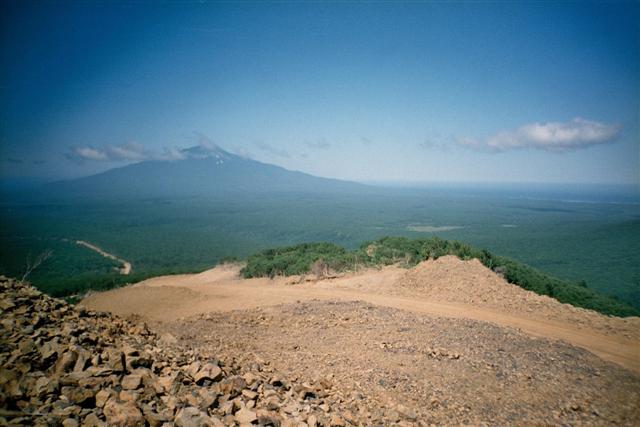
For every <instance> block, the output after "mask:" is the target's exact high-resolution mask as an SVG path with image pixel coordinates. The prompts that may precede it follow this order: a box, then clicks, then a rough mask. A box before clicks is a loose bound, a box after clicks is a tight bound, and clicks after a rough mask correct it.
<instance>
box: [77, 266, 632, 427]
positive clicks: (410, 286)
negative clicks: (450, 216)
mask: <svg viewBox="0 0 640 427" xmlns="http://www.w3.org/2000/svg"><path fill="white" fill-rule="evenodd" d="M239 268H240V267H239V266H237V265H225V266H219V267H216V268H214V269H212V270H208V271H205V272H203V273H200V274H194V275H179V276H165V277H158V278H154V279H150V280H147V281H144V282H141V283H139V284H136V285H133V286H129V287H126V288H121V289H116V290H112V291H108V292H104V293H99V294H93V295H89V296H88V297H87V298H85V300H84V301H83V304H84V305H86V306H88V307H90V308H92V309H97V310H105V311H111V312H114V313H117V314H120V315H125V316H127V315H135V316H141V317H142V318H143V319H145V320H147V321H149V322H150V325H151V327H152V328H153V329H155V330H157V331H159V332H161V333H164V332H169V333H170V334H172V336H175V337H176V338H177V339H178V343H179V345H180V347H182V348H184V349H185V350H187V351H189V352H191V353H193V354H201V355H207V354H212V355H213V354H215V355H216V356H220V357H222V358H224V359H226V360H237V361H239V363H240V364H243V365H251V363H259V364H268V365H269V366H271V367H272V368H273V369H275V370H276V371H280V372H284V373H285V375H286V376H287V377H289V378H294V379H295V378H300V379H301V380H302V381H311V382H313V383H314V384H320V383H322V382H323V381H330V382H331V383H332V384H333V385H332V386H331V387H332V392H333V393H334V394H333V395H334V396H337V397H338V400H337V401H339V402H344V403H346V404H347V405H348V406H349V407H350V408H356V409H354V411H356V412H357V413H353V414H351V415H353V417H352V418H353V420H366V419H369V420H385V421H384V423H389V420H391V421H392V422H398V424H399V425H408V424H410V423H411V422H417V423H419V424H422V425H429V424H447V425H450V424H471V425H481V424H483V423H486V424H487V425H496V424H498V425H510V424H519V425H522V424H526V425H531V424H565V425H566V424H568V425H574V424H590V425H591V424H595V425H611V424H621V425H638V424H640V319H639V318H627V319H619V318H611V317H607V316H603V315H600V314H598V313H595V312H591V311H588V310H582V309H576V308H574V307H571V306H568V305H565V304H560V303H558V302H557V301H555V300H553V299H551V298H547V297H541V296H538V295H535V294H533V293H531V292H528V291H525V290H523V289H521V288H519V287H517V286H514V285H510V284H508V283H506V282H505V281H504V280H503V279H502V278H501V277H499V276H497V275H496V274H495V273H493V272H491V271H490V270H488V269H486V268H485V267H484V266H482V264H480V263H479V262H476V261H461V260H459V259H457V258H455V257H443V258H440V259H438V260H437V261H427V262H424V263H422V264H420V265H418V266H417V267H415V268H413V269H410V270H406V269H403V268H399V267H386V268H382V269H379V270H377V269H369V270H365V271H360V272H358V273H350V274H345V275H343V276H340V277H337V278H332V279H325V280H316V278H315V277H309V276H307V277H304V276H302V277H287V278H284V277H280V278H275V279H266V278H265V279H250V280H244V279H241V278H240V277H239V275H238V272H239ZM612 362H615V363H612ZM343 415H344V414H343ZM344 418H345V420H346V421H347V422H348V421H349V419H350V414H349V412H347V414H346V415H344ZM360 422H361V421H358V422H356V421H354V424H358V423H360ZM364 424H365V425H366V424H367V423H366V422H365V423H364Z"/></svg>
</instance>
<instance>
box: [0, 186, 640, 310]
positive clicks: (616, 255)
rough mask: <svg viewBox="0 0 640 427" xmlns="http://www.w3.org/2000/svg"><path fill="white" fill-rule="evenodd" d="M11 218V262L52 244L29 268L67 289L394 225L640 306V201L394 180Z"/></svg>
mask: <svg viewBox="0 0 640 427" xmlns="http://www.w3.org/2000/svg"><path fill="white" fill-rule="evenodd" d="M0 222H1V224H0V225H1V227H0V274H4V275H7V276H12V277H22V275H23V274H24V272H25V268H26V264H27V261H28V260H29V259H33V258H35V257H37V256H38V255H39V254H40V253H42V252H44V251H46V250H51V251H52V256H51V257H50V258H49V259H48V260H47V261H46V262H45V263H44V264H43V265H42V266H40V267H39V268H38V269H36V270H35V271H33V272H32V273H31V274H30V275H29V277H28V279H29V280H30V281H31V282H32V283H33V284H34V285H36V286H37V287H39V288H41V289H43V290H44V291H46V292H48V293H50V294H52V295H56V296H68V295H74V294H78V293H82V292H84V291H86V290H89V289H106V288H110V287H113V286H119V285H121V284H125V283H133V282H136V281H138V280H141V279H144V278H147V277H150V276H156V275H163V274H176V273H186V272H197V271H202V270H205V269H207V268H211V267H212V266H214V265H216V264H217V263H219V262H220V261H221V260H223V259H224V258H227V257H235V258H238V259H247V258H248V257H249V256H251V255H253V254H255V253H258V252H260V251H262V250H265V249H268V248H273V247H283V246H293V245H296V244H301V243H304V242H329V243H332V244H335V245H338V246H340V247H342V248H344V250H345V251H347V252H351V251H354V250H358V249H359V248H360V245H361V243H362V242H365V241H374V240H377V239H380V238H382V237H383V236H401V237H406V238H409V239H418V240H421V239H430V238H432V237H436V236H437V237H439V238H441V239H443V240H447V241H449V240H456V241H460V242H467V243H469V244H470V245H473V246H474V247H476V248H486V250H488V251H490V253H491V254H493V257H494V258H498V257H505V260H506V259H510V260H514V261H517V262H519V263H523V264H526V265H530V266H531V267H533V268H535V269H536V270H538V271H539V272H541V273H544V274H545V275H549V276H553V277H557V278H558V280H560V281H562V282H563V283H564V282H566V283H571V284H577V283H581V284H582V285H584V284H585V283H586V285H587V288H588V289H590V290H593V291H597V292H599V293H600V294H603V295H609V296H612V297H615V298H617V299H619V300H620V301H623V302H625V303H627V304H629V305H632V306H634V307H635V308H636V309H640V273H639V269H638V265H640V216H639V215H638V209H637V206H636V205H624V204H621V205H614V204H606V203H602V204H598V203H562V202H557V201H546V200H526V199H514V198H506V197H503V196H500V197H498V196H495V197H494V196H492V195H477V194H473V195H466V194H458V193H455V192H446V193H445V192H435V191H396V190H393V191H392V190H389V191H388V192H387V193H384V194H368V195H367V194H362V195H349V196H347V195H314V196H310V195H301V194H280V195H270V196H268V197H266V196H260V195H254V196H252V197H237V198H233V197H225V198H204V197H201V198H198V197H192V198H173V199H163V198H148V199H139V200H112V201H103V202H96V201H83V200H77V201H66V202H59V203H46V204H45V203H27V202H24V203H16V202H13V203H8V202H5V203H4V204H0ZM75 240H85V241H88V242H91V243H93V244H95V245H97V246H99V247H101V248H102V249H104V250H105V251H107V252H109V253H112V254H114V255H115V256H117V257H119V258H122V259H125V260H127V261H129V262H131V263H132V265H133V270H132V274H131V275H128V276H123V275H120V274H118V272H117V271H116V267H117V263H115V262H114V261H112V260H109V259H107V258H104V257H102V256H100V255H99V254H97V253H95V252H93V251H91V250H89V249H87V248H84V247H79V246H78V245H76V244H75V243H74V242H75ZM397 250H400V249H397ZM404 252H405V251H404V250H403V254H404ZM409 253H411V251H409ZM301 262H306V261H301ZM504 262H505V263H506V262H507V261H504ZM512 270H516V269H515V268H513V269H512ZM530 275H531V276H533V275H534V274H533V273H531V274H530ZM527 283H528V282H527ZM527 286H535V285H533V284H530V285H527ZM581 288H582V289H584V288H583V287H582V286H581ZM553 292H555V293H556V294H557V293H558V292H559V291H557V290H553ZM576 292H577V291H576ZM547 293H548V292H547ZM582 294H584V295H587V294H585V293H584V292H583V293H582ZM582 294H581V295H582ZM559 298H562V297H559Z"/></svg>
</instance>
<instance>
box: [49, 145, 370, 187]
mask: <svg viewBox="0 0 640 427" xmlns="http://www.w3.org/2000/svg"><path fill="white" fill-rule="evenodd" d="M181 153H182V154H183V155H184V158H183V159H181V160H151V161H143V162H140V163H135V164H131V165H128V166H124V167H121V168H116V169H111V170H108V171H106V172H103V173H100V174H97V175H92V176H88V177H84V178H79V179H75V180H70V181H61V182H56V183H52V184H49V185H47V186H46V187H45V191H46V192H47V193H48V194H53V195H55V196H80V197H105V196H107V197H111V196H118V197H166V196H193V195H222V194H234V193H249V194H260V193H275V192H292V193H297V192H302V193H329V192H330V193H336V192H338V193H340V192H361V191H366V190H367V189H368V188H369V187H367V186H365V185H362V184H357V183H353V182H347V181H340V180H335V179H327V178H320V177H316V176H312V175H308V174H305V173H302V172H296V171H290V170H287V169H284V168H282V167H279V166H274V165H270V164H266V163H262V162H258V161H256V160H251V159H247V158H243V157H240V156H237V155H234V154H231V153H228V152H226V151H224V150H222V149H221V148H219V147H215V146H214V147H208V148H207V149H206V150H203V149H202V148H201V147H192V148H189V149H185V150H182V152H181Z"/></svg>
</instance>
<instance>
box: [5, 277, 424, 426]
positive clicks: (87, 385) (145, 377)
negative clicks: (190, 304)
mask: <svg viewBox="0 0 640 427" xmlns="http://www.w3.org/2000/svg"><path fill="white" fill-rule="evenodd" d="M0 291H1V299H0V310H1V313H2V320H1V322H0V323H1V329H0V367H1V372H0V408H1V409H0V425H36V426H44V425H47V426H49V425H50V426H56V425H63V426H65V427H71V426H80V425H82V426H147V425H148V426H177V427H180V426H182V427H187V426H188V427H191V426H194V427H196V426H233V425H240V426H244V425H263V426H345V425H348V424H354V425H369V424H380V425H384V424H390V423H391V420H386V419H384V418H380V419H372V418H371V417H368V416H367V415H368V414H366V413H362V412H361V411H358V408H357V407H356V406H357V405H356V403H354V402H353V401H351V402H350V401H345V400H343V399H342V398H341V397H340V396H338V395H336V391H335V388H334V387H333V384H332V383H331V379H330V378H327V379H322V380H319V381H317V382H305V381H303V380H298V379H297V378H288V379H287V378H283V377H282V376H280V375H279V374H278V373H277V372H274V370H273V369H272V368H271V367H270V366H269V363H268V362H266V361H260V360H257V361H256V360H254V361H253V362H251V363H249V362H247V363H245V364H243V365H240V364H238V363H236V362H234V360H224V361H223V360H219V359H217V358H215V357H213V356H210V355H209V354H200V353H196V352H194V351H188V350H187V351H183V350H182V349H181V348H179V347H178V346H176V345H175V344H176V339H175V338H174V337H173V336H171V335H169V334H165V335H163V336H160V337H158V336H157V335H156V334H154V333H153V332H151V331H150V330H149V329H148V328H147V326H146V325H145V324H143V323H136V322H131V321H127V320H124V319H121V318H118V317H116V316H112V315H109V314H105V313H98V312H94V311H88V310H86V309H83V308H81V307H74V306H71V305H68V304H66V303H65V302H63V301H60V300H58V299H53V298H50V297H48V296H46V295H44V294H42V293H40V292H39V291H37V290H36V289H34V288H32V287H30V286H26V285H23V284H20V283H18V282H16V281H14V280H11V279H6V278H0ZM412 416H413V415H412V414H411V413H408V414H407V417H408V418H409V420H410V419H411V418H412ZM396 421H397V420H396ZM405 424H409V423H408V422H407V423H405Z"/></svg>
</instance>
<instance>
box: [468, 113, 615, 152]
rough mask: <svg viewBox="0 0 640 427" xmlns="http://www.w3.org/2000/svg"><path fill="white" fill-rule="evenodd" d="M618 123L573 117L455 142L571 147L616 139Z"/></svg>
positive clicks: (498, 147) (494, 147)
mask: <svg viewBox="0 0 640 427" xmlns="http://www.w3.org/2000/svg"><path fill="white" fill-rule="evenodd" d="M619 133H620V126H619V125H617V124H607V123H601V122H596V121H592V120H586V119H582V118H579V117H577V118H575V119H573V120H570V121H568V122H548V123H531V124H526V125H524V126H520V127H519V128H517V129H514V130H508V131H503V132H499V133H497V134H495V135H493V136H490V137H489V138H486V139H484V140H480V139H474V138H460V139H458V144H460V145H463V146H466V147H470V148H478V149H487V150H490V151H507V150H514V149H522V148H535V149H539V150H546V151H559V152H562V151H571V150H578V149H580V148H586V147H590V146H593V145H598V144H606V143H609V142H612V141H614V140H615V138H616V136H618V134H619Z"/></svg>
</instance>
